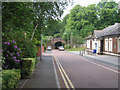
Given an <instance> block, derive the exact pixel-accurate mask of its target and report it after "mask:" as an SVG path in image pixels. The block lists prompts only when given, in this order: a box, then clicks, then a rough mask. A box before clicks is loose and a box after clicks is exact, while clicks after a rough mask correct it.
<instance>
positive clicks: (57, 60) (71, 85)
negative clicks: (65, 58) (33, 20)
mask: <svg viewBox="0 0 120 90" xmlns="http://www.w3.org/2000/svg"><path fill="white" fill-rule="evenodd" d="M54 57H55V60H56V62H57V64H58V65H59V67H61V70H62V72H63V73H64V75H65V77H66V79H67V81H68V83H69V84H70V87H71V88H72V89H73V90H75V89H74V86H73V84H72V82H71V81H70V79H69V77H68V75H67V74H66V72H65V70H64V69H63V67H62V65H61V63H60V61H59V59H58V58H57V57H56V56H54Z"/></svg>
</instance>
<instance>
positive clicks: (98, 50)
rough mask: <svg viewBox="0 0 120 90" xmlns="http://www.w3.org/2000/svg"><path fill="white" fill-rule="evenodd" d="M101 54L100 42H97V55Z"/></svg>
mask: <svg viewBox="0 0 120 90" xmlns="http://www.w3.org/2000/svg"><path fill="white" fill-rule="evenodd" d="M99 52H100V40H97V53H99Z"/></svg>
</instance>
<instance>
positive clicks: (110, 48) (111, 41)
mask: <svg viewBox="0 0 120 90" xmlns="http://www.w3.org/2000/svg"><path fill="white" fill-rule="evenodd" d="M112 43H113V40H112V38H109V51H110V52H112V47H113V44H112Z"/></svg>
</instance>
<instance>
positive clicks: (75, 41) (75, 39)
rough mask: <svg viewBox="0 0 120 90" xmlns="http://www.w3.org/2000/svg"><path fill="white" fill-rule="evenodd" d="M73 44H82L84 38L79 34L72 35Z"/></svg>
mask: <svg viewBox="0 0 120 90" xmlns="http://www.w3.org/2000/svg"><path fill="white" fill-rule="evenodd" d="M72 42H73V44H83V42H84V39H83V38H82V37H80V36H72Z"/></svg>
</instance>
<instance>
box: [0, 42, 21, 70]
mask: <svg viewBox="0 0 120 90" xmlns="http://www.w3.org/2000/svg"><path fill="white" fill-rule="evenodd" d="M2 52H3V58H2V61H3V65H2V68H3V69H4V70H5V69H14V68H15V69H19V68H21V66H20V61H21V50H20V49H19V48H18V47H17V45H16V42H15V41H14V40H10V41H9V42H4V43H3V51H2Z"/></svg>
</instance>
